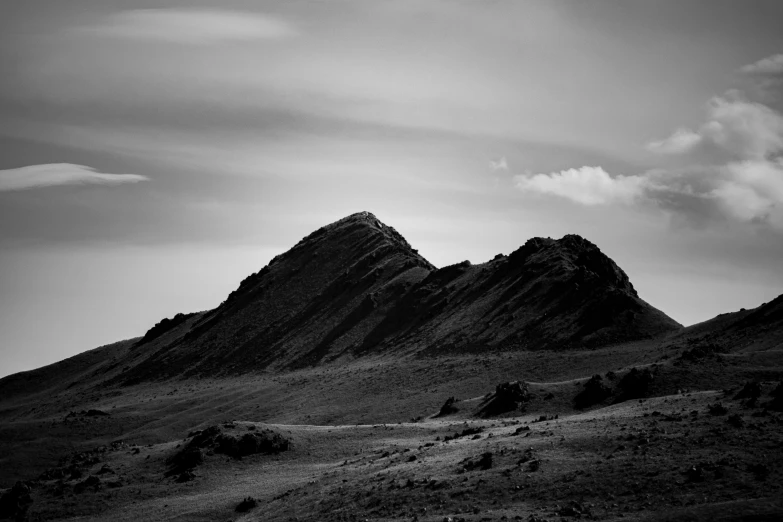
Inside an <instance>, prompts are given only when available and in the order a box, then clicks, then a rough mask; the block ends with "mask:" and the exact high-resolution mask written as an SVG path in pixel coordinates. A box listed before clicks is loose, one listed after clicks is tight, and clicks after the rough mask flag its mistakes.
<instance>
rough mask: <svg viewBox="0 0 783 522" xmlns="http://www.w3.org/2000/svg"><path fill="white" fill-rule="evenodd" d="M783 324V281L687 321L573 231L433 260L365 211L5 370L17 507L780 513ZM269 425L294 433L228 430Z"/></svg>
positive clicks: (206, 515)
mask: <svg viewBox="0 0 783 522" xmlns="http://www.w3.org/2000/svg"><path fill="white" fill-rule="evenodd" d="M781 341H783V296H782V297H779V298H777V299H775V300H773V301H771V302H769V303H765V304H763V305H762V306H760V307H758V308H756V309H754V310H742V311H739V312H734V313H728V314H721V315H720V316H718V317H716V318H714V319H712V320H710V321H707V322H705V323H701V324H699V325H694V326H691V327H688V328H682V327H681V326H680V325H678V324H677V323H675V322H674V321H672V320H671V319H669V318H668V317H667V316H666V315H664V314H663V313H662V312H660V311H658V310H656V309H655V308H653V307H651V306H650V305H648V304H647V303H645V302H644V301H643V300H642V299H641V298H640V297H639V296H638V295H637V293H636V291H635V289H634V287H633V285H632V284H631V282H630V281H629V279H628V277H627V276H626V274H625V273H624V272H623V271H622V269H620V268H619V267H618V266H617V265H616V264H615V263H614V262H612V260H611V259H609V258H608V257H606V256H605V255H604V254H602V253H601V252H600V250H599V249H598V247H596V246H595V245H593V244H592V243H590V242H589V241H587V240H585V239H583V238H581V237H579V236H574V235H568V236H565V237H563V238H561V239H559V240H555V239H549V238H534V239H531V240H529V241H527V242H526V243H525V244H524V245H523V246H522V247H520V248H519V249H517V250H516V251H514V252H512V253H511V254H509V255H507V256H504V255H498V256H496V257H495V258H494V259H492V260H491V261H489V262H486V263H483V264H480V265H472V264H471V263H468V262H463V263H459V264H456V265H453V266H449V267H444V268H441V269H436V268H435V267H433V266H432V265H431V264H430V263H429V262H427V261H426V260H425V259H423V258H422V257H421V256H420V255H419V254H418V253H417V252H416V251H415V250H414V249H413V248H412V247H411V246H410V245H409V244H408V243H407V242H406V241H405V239H404V238H402V237H401V236H400V235H399V234H398V233H397V232H396V231H394V229H392V228H391V227H388V226H387V225H384V224H383V223H381V222H380V221H379V220H377V218H375V217H374V216H372V214H369V213H360V214H355V215H352V216H349V217H347V218H345V219H342V220H340V221H337V222H335V223H333V224H331V225H328V226H325V227H323V228H322V229H319V230H318V231H316V232H314V233H313V234H311V235H309V236H308V237H306V238H304V239H303V240H302V241H300V242H299V243H298V244H297V245H296V246H294V248H292V249H291V250H289V251H288V252H286V253H284V254H282V255H280V256H278V257H277V258H275V259H274V260H272V262H271V263H270V264H269V265H268V266H267V267H264V268H263V269H261V270H260V271H259V272H257V273H255V274H252V275H251V276H249V277H248V278H246V279H245V280H244V281H243V282H242V283H241V284H240V285H239V288H238V289H237V290H235V291H234V292H232V293H231V294H230V295H229V296H228V297H227V299H226V300H225V301H224V302H223V303H221V305H220V306H218V307H217V308H215V309H214V310H208V311H204V312H198V313H192V314H177V315H175V316H174V317H172V318H167V319H164V320H162V321H160V322H159V323H158V324H156V325H154V326H153V327H152V328H150V329H149V330H148V331H147V332H146V333H144V335H142V336H140V337H137V338H135V339H130V340H127V341H121V342H118V343H114V344H111V345H107V346H104V347H100V348H96V349H94V350H90V351H87V352H84V353H82V354H79V355H77V356H74V357H71V358H69V359H66V360H64V361H61V362H59V363H56V364H52V365H49V366H46V367H43V368H39V369H36V370H33V371H29V372H23V373H19V374H16V375H11V376H8V377H6V378H4V379H0V442H2V443H0V487H5V488H9V489H7V490H6V491H5V492H4V493H3V492H0V494H2V495H3V496H4V498H6V500H8V501H9V502H11V504H10V506H11V507H10V508H8V505H6V506H5V507H2V508H1V509H0V518H2V516H3V513H2V509H6V514H8V513H17V514H18V513H27V514H28V515H29V516H30V517H31V520H48V519H61V518H67V517H86V518H87V519H97V520H105V519H130V518H133V519H136V520H138V519H144V520H147V519H150V520H151V519H156V520H169V519H173V518H178V517H179V518H184V519H194V520H195V519H201V520H213V519H215V518H227V517H228V516H229V515H230V514H231V513H232V510H233V509H234V508H233V506H236V505H237V503H238V502H239V501H240V500H241V499H242V498H244V497H245V496H253V497H255V498H257V499H258V502H259V504H260V506H261V507H260V508H256V509H252V510H251V511H250V513H249V514H248V515H247V516H245V515H239V516H240V518H242V517H245V518H246V519H258V520H290V519H291V517H292V516H296V517H298V518H299V519H300V520H353V519H355V518H356V515H362V516H366V517H368V518H371V519H377V520H410V519H412V518H413V517H414V516H417V517H419V519H420V520H422V521H423V522H431V521H435V520H443V519H444V518H448V517H449V516H452V515H455V514H457V515H459V514H465V515H467V516H466V517H463V518H464V519H465V520H483V519H486V518H487V516H489V515H491V516H493V517H494V518H492V519H493V520H495V519H500V520H502V519H503V518H502V517H503V516H505V517H506V519H509V518H515V517H519V516H523V517H528V516H529V515H535V516H540V515H542V514H553V513H557V514H558V516H559V515H561V514H563V513H572V515H570V516H573V513H574V512H575V511H574V510H576V507H574V506H577V507H578V508H579V512H580V513H582V514H583V515H585V516H588V515H589V516H592V515H591V514H597V515H599V516H600V518H604V519H607V520H617V519H619V518H623V519H625V520H627V519H629V518H630V519H640V520H641V519H645V518H644V516H643V515H642V512H641V511H638V506H643V507H644V508H645V509H649V512H650V517H651V518H650V519H656V517H658V518H660V517H661V516H663V515H664V514H667V516H671V517H672V519H673V520H674V519H680V518H681V517H682V516H684V515H689V516H690V515H694V516H695V517H696V519H699V518H700V517H701V518H703V517H705V516H707V515H706V514H707V513H708V512H710V513H711V512H712V511H711V510H723V509H729V510H734V511H736V512H738V513H747V512H752V511H754V510H755V511H758V512H762V513H766V514H769V515H770V516H772V517H775V516H778V515H779V514H780V513H781V507H780V506H779V505H778V504H776V503H775V502H774V499H776V498H779V493H780V487H779V486H777V484H778V483H779V480H778V479H779V477H780V469H781V468H780V466H781V465H782V464H781V463H782V462H783V461H781V460H780V458H777V457H776V458H772V459H769V458H767V459H762V458H761V457H759V455H762V454H763V453H765V452H768V449H769V448H773V447H779V445H780V443H781V438H780V435H779V429H778V426H779V425H780V424H783V417H781V416H780V415H779V414H777V413H775V409H776V408H778V409H779V405H778V406H775V405H774V404H776V403H774V401H775V400H776V399H774V397H776V396H775V394H776V393H778V392H777V391H776V390H779V385H778V383H779V381H780V379H781V377H783V360H782V359H781V354H782V353H783V350H780V349H779V348H780V347H781ZM748 382H751V383H755V384H753V386H755V387H756V389H757V391H758V397H757V398H756V399H754V400H752V401H748V400H746V399H744V398H742V397H740V395H741V394H739V393H738V391H739V390H741V389H744V388H743V387H744V386H745V383H748ZM501 383H503V384H501ZM753 386H751V388H750V389H754V388H753ZM503 390H511V391H512V392H513V391H514V390H517V391H519V394H518V395H515V396H514V398H513V400H511V401H510V402H509V400H508V397H505V398H504V396H503V393H505V392H503ZM514 393H516V392H514ZM446 399H449V401H446ZM517 399H518V401H517ZM630 399H633V400H630ZM637 399H638V400H637ZM444 401H446V403H447V404H451V407H452V408H453V409H452V411H450V412H449V411H447V412H446V413H443V411H444V410H443V408H442V406H444ZM721 401H722V404H723V407H725V410H726V412H724V413H722V414H715V413H712V412H713V411H714V409H715V403H719V402H721ZM778 402H779V399H778ZM767 408H770V409H771V411H768V409H767ZM687 410H690V413H688V414H687V415H688V416H687V417H686V413H685V412H686V411H687ZM729 414H730V415H729ZM727 419H728V420H727ZM728 422H731V423H733V424H727V423H728ZM659 423H661V424H660V426H659ZM663 423H665V424H663ZM210 426H211V428H209V429H208V430H205V431H204V433H213V435H214V434H215V433H218V432H217V431H215V430H218V431H219V432H220V433H221V435H220V437H223V438H222V439H220V440H222V441H223V442H217V439H215V440H213V441H212V442H209V440H212V439H208V440H207V439H204V440H207V442H206V443H205V444H208V447H205V448H200V449H199V451H198V452H197V453H198V455H200V457H198V458H199V459H200V460H199V463H197V464H194V465H193V467H191V468H187V469H185V470H184V471H182V470H180V469H178V468H176V473H174V472H173V471H172V469H171V463H172V460H171V459H172V458H174V457H175V455H176V454H178V453H179V452H180V451H181V448H182V446H183V445H186V448H187V447H190V446H192V445H193V444H194V442H193V441H195V440H202V439H203V437H202V438H199V437H200V436H199V433H202V432H200V431H198V430H200V429H204V428H207V427H210ZM209 430H212V431H209ZM268 430H272V432H276V433H278V434H280V435H281V436H283V437H285V438H286V439H287V440H290V441H291V444H292V445H291V447H290V448H289V449H288V450H287V451H285V452H283V453H282V454H281V455H245V458H244V459H240V458H236V456H235V457H229V458H226V456H225V452H226V451H228V452H231V451H235V450H232V449H231V447H234V446H230V447H229V449H226V448H223V447H222V446H220V444H224V443H225V441H226V440H229V441H230V440H235V441H240V440H245V442H247V440H251V439H252V440H251V442H253V440H256V438H254V437H255V435H247V434H248V433H251V432H252V433H259V437H261V436H262V435H263V434H268V433H270V432H269V431H268ZM751 430H753V433H750V431H751ZM462 433H466V434H468V435H470V436H468V435H459V434H462ZM215 436H216V437H217V436H218V435H215ZM226 437H228V438H226ZM231 437H234V438H233V439H232V438H231ZM248 437H249V438H248ZM631 440H633V441H634V442H629V441H631ZM188 441H190V442H188ZM637 441H638V442H637ZM705 441H706V442H705ZM620 442H623V443H622V444H620ZM199 444H201V442H199ZM209 444H211V446H209ZM236 444H237V446H236V447H237V448H238V447H239V442H236ZM243 444H244V443H243ZM253 444H255V443H253ZM625 444H628V447H627V449H625V448H626V445H625ZM673 444H674V445H676V447H674V446H673ZM673 447H674V448H675V449H674V450H672V448H673ZM221 448H222V449H221ZM631 448H634V449H631ZM213 450H214V451H213ZM648 451H649V452H650V457H651V458H649V459H648V458H647V457H646V455H647V452H648ZM727 452H728V453H727ZM487 453H492V458H491V459H489V457H486V454H487ZM727 454H729V456H728V457H726V456H725V455H727ZM240 456H241V455H240ZM533 457H535V458H533ZM531 462H538V463H539V464H537V465H536V466H540V469H539V468H538V467H536V468H535V469H533V467H532V466H533V465H532V464H530V463H531ZM488 463H490V464H491V465H489V466H488ZM487 466H488V467H487ZM599 468H600V470H599V472H600V476H598V475H597V474H596V475H593V473H594V472H595V471H596V470H598V469H599ZM713 471H714V478H713ZM719 472H720V473H722V475H720V476H719ZM640 477H643V480H645V481H647V482H649V483H650V484H652V485H651V486H649V487H646V488H637V487H636V486H633V484H634V483H637V482H638V481H639V480H640ZM681 477H685V478H684V479H683V478H681ZM689 477H695V478H694V479H691V478H689ZM381 478H383V481H384V485H383V487H382V488H380V487H376V486H375V482H376V481H380V479H381ZM468 478H469V479H470V484H469V486H470V488H469V489H466V487H467V486H468V484H466V483H465V481H466V480H467V479H468ZM18 480H23V481H25V482H19V483H18V484H17V483H16V481H18ZM677 481H680V484H678V485H682V484H687V486H688V487H687V488H684V489H683V488H677V490H676V491H674V490H672V487H671V484H677ZM683 481H685V482H683ZM718 483H719V485H720V487H721V488H722V489H721V490H720V492H716V491H718V490H714V489H713V485H714V484H718ZM15 484H16V485H15ZM629 484H631V486H629ZM577 492H581V493H578V495H580V496H579V498H578V499H577V500H576V501H575V502H576V504H574V498H575V497H574V495H576V494H577ZM618 492H623V493H620V494H619V495H618ZM324 493H326V494H327V495H328V497H329V498H332V499H342V500H339V501H329V502H326V503H324V502H323V499H324V498H325V497H324ZM289 495H291V496H296V497H297V499H296V502H292V501H291V499H290V498H289ZM9 499H10V500H9ZM497 499H502V502H503V508H502V509H501V510H498V505H497V502H498V500H497ZM563 499H565V500H563ZM650 499H654V502H655V503H654V504H650ZM734 499H737V500H736V503H735V504H731V505H729V506H726V505H724V504H725V502H727V501H729V500H731V501H732V502H733V501H734ZM568 501H571V503H570V504H568V503H567V502H568ZM335 502H337V503H336V504H335ZM564 502H565V503H564ZM0 504H2V502H0ZM403 504H406V505H407V506H409V508H407V507H405V506H404V505H403ZM564 506H565V507H564ZM9 509H10V511H9ZM569 509H570V510H571V511H569ZM498 517H500V518H498ZM453 519H454V518H453ZM456 519H459V517H457V518H456ZM539 519H540V518H539ZM773 519H774V518H773Z"/></svg>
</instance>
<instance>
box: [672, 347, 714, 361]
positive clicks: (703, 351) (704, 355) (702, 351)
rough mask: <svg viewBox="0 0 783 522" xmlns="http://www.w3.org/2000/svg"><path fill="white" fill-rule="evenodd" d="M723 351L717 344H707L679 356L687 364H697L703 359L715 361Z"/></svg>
mask: <svg viewBox="0 0 783 522" xmlns="http://www.w3.org/2000/svg"><path fill="white" fill-rule="evenodd" d="M723 351H724V350H723V349H722V348H721V347H720V346H718V345H717V344H713V343H707V344H702V345H699V346H696V347H694V348H691V349H689V350H685V351H684V352H682V354H681V355H680V359H681V360H683V361H687V362H698V361H702V360H704V359H716V358H718V354H720V353H723Z"/></svg>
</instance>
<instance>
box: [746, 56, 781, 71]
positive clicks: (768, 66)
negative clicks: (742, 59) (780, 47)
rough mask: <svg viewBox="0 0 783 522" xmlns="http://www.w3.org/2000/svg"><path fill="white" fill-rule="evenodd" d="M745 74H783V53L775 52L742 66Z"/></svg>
mask: <svg viewBox="0 0 783 522" xmlns="http://www.w3.org/2000/svg"><path fill="white" fill-rule="evenodd" d="M740 72H743V73H745V74H758V75H770V76H775V75H778V74H780V75H783V54H775V55H772V56H768V57H766V58H762V59H761V60H759V61H757V62H754V63H751V64H748V65H745V66H743V67H741V68H740Z"/></svg>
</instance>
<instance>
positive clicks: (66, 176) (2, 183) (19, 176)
mask: <svg viewBox="0 0 783 522" xmlns="http://www.w3.org/2000/svg"><path fill="white" fill-rule="evenodd" d="M148 179H149V178H147V177H146V176H140V175H138V174H105V173H103V172H98V171H97V170H95V169H93V168H91V167H85V166H84V165H74V164H72V163H48V164H44V165H30V166H28V167H20V168H16V169H6V170H0V192H2V191H11V190H26V189H32V188H37V187H51V186H56V185H87V184H92V185H96V184H97V185H119V184H122V183H138V182H139V181H145V180H148Z"/></svg>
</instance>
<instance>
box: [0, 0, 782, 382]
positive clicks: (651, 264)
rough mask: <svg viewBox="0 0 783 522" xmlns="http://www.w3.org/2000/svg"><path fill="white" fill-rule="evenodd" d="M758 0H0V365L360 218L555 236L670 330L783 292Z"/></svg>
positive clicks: (169, 301)
mask: <svg viewBox="0 0 783 522" xmlns="http://www.w3.org/2000/svg"><path fill="white" fill-rule="evenodd" d="M781 20H783V2H779V1H778V0H771V1H768V2H763V1H740V0H736V1H733V2H726V1H718V0H705V1H697V0H692V1H688V2H681V1H674V0H672V1H669V2H663V1H625V2H610V1H606V2H600V1H581V0H580V1H576V0H574V1H570V2H559V1H552V0H546V1H519V0H508V1H505V0H436V1H430V0H388V1H376V2H373V1H369V0H355V1H350V0H285V1H283V0H280V1H268V2H263V1H239V0H231V1H229V0H224V1H220V2H216V1H215V2H207V1H197V2H184V1H176V0H168V1H155V2H151V1H150V2H143V1H121V0H111V1H110V0H69V1H67V2H65V1H62V0H50V1H40V0H26V1H25V2H3V3H2V5H0V78H2V80H0V376H1V375H5V374H9V373H13V372H16V371H20V370H25V369H31V368H34V367H37V366H40V365H43V364H47V363H50V362H54V361H56V360H60V359H62V358H65V357H68V356H70V355H73V354H75V353H78V352H81V351H84V350H87V349H90V348H94V347H96V346H99V345H101V344H106V343H109V342H113V341H116V340H120V339H123V338H128V337H134V336H137V335H142V334H143V333H144V332H145V331H146V330H147V329H148V328H149V327H150V326H152V325H153V324H155V323H156V322H157V321H159V320H160V319H161V318H163V317H167V316H168V317H170V316H172V315H174V314H175V313H177V312H190V311H197V310H203V309H207V308H212V307H214V306H216V305H218V304H219V303H220V302H221V301H222V300H223V299H224V298H225V297H226V295H227V294H228V293H229V292H230V291H231V290H233V289H234V288H236V287H237V286H238V284H239V281H241V280H242V279H243V278H244V277H245V276H247V275H248V274H250V273H252V272H255V271H257V270H259V269H260V268H262V267H263V266H264V265H265V264H266V263H267V262H268V261H269V260H270V259H271V258H272V257H274V256H275V255H276V254H279V253H281V252H283V251H285V250H287V249H288V248H290V247H291V246H293V245H294V244H295V243H296V242H297V241H298V240H299V239H300V238H302V237H303V236H305V235H307V234H308V233H310V232H312V231H313V230H315V229H317V228H318V227H320V226H322V225H324V224H327V223H329V222H332V221H334V220H336V219H339V218H341V217H344V216H345V215H348V214H351V213H353V212H357V211H361V210H368V211H371V212H373V213H375V214H376V215H377V216H378V217H379V218H380V219H381V220H382V221H384V222H385V223H387V224H389V225H391V226H393V227H395V228H396V229H397V230H398V231H399V232H400V233H402V234H403V235H404V236H405V237H406V238H407V239H408V241H409V242H410V243H411V244H412V245H413V247H414V248H417V249H419V251H420V253H422V254H423V255H424V256H425V257H426V258H427V259H429V260H430V261H431V262H433V263H434V264H435V265H437V266H444V265H448V264H453V263H456V262H459V261H462V260H465V259H468V260H470V261H472V262H474V263H479V262H484V261H486V260H488V259H491V258H492V257H493V256H494V255H495V254H497V253H501V252H502V253H506V254H507V253H509V252H511V251H513V250H515V249H516V248H518V247H519V246H520V245H522V244H523V243H524V242H525V241H526V240H527V239H528V238H531V237H535V236H545V237H546V236H549V237H556V238H559V237H561V236H562V235H564V234H567V233H577V234H580V235H583V236H584V237H586V238H588V239H589V240H591V241H592V242H594V243H596V244H597V245H598V246H599V247H600V248H601V249H602V250H603V251H604V252H605V253H606V254H608V255H609V256H610V257H612V258H613V259H614V260H615V261H616V262H617V263H618V264H619V265H620V266H621V267H622V268H623V269H624V270H625V271H626V272H627V273H628V275H629V276H630V278H631V281H632V282H633V284H634V285H635V287H636V288H637V290H638V291H639V293H640V295H641V297H642V298H643V299H645V300H647V301H648V302H650V303H651V304H652V305H654V306H656V307H658V308H660V309H661V310H663V311H664V312H666V313H667V314H669V315H670V316H671V317H673V318H674V319H676V320H677V321H680V322H681V323H683V324H693V323H695V322H699V321H703V320H706V319H708V318H710V317H713V316H715V315H717V314H718V313H722V312H730V311H736V310H738V309H739V308H741V307H755V306H758V305H760V304H761V303H763V302H765V301H768V300H770V299H772V298H773V297H775V296H777V295H779V294H781V293H783V159H781V155H782V153H783V117H782V116H781V110H783V31H781V30H780V21H781Z"/></svg>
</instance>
